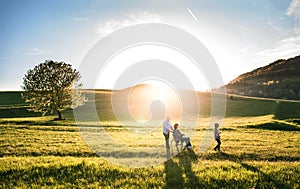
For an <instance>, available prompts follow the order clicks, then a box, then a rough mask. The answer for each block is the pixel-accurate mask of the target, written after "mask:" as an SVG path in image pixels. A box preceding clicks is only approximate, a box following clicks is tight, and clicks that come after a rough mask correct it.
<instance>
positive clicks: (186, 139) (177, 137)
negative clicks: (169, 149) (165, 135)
mask: <svg viewBox="0 0 300 189" xmlns="http://www.w3.org/2000/svg"><path fill="white" fill-rule="evenodd" d="M178 127H179V125H178V123H175V124H174V131H173V137H174V140H175V141H176V142H177V141H178V142H179V141H181V142H185V147H186V148H187V149H191V148H192V144H191V142H190V137H185V136H184V134H182V133H181V132H180V131H179V129H178Z"/></svg>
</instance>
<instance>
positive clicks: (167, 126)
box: [163, 116, 173, 158]
mask: <svg viewBox="0 0 300 189" xmlns="http://www.w3.org/2000/svg"><path fill="white" fill-rule="evenodd" d="M170 119H171V117H170V116H167V118H166V120H165V121H164V122H163V135H164V136H165V140H166V150H167V158H168V157H169V156H170V143H169V137H170V132H173V127H172V124H171V122H170Z"/></svg>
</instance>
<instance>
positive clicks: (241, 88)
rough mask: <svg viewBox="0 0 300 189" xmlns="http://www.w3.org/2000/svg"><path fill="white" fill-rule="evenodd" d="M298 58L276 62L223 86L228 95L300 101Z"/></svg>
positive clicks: (299, 67) (299, 58)
mask: <svg viewBox="0 0 300 189" xmlns="http://www.w3.org/2000/svg"><path fill="white" fill-rule="evenodd" d="M299 83H300V56H296V57H294V58H290V59H287V60H283V59H280V60H277V61H275V62H273V63H271V64H269V65H267V66H264V67H260V68H258V69H255V70H253V71H251V72H248V73H245V74H242V75H240V76H238V77H237V78H236V79H234V80H233V81H231V82H230V83H229V84H227V85H225V87H226V90H227V93H228V94H237V95H245V96H253V97H264V98H276V99H289V100H300V84H299Z"/></svg>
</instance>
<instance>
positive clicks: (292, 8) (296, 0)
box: [286, 0, 300, 28]
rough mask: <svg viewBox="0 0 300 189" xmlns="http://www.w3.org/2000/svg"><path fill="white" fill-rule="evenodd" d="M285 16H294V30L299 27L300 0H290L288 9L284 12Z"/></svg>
mask: <svg viewBox="0 0 300 189" xmlns="http://www.w3.org/2000/svg"><path fill="white" fill-rule="evenodd" d="M286 15H288V16H294V18H295V28H298V27H299V26H300V0H292V2H291V3H290V5H289V7H288V9H287V10H286Z"/></svg>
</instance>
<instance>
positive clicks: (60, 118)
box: [57, 110, 62, 120]
mask: <svg viewBox="0 0 300 189" xmlns="http://www.w3.org/2000/svg"><path fill="white" fill-rule="evenodd" d="M57 114H58V120H62V116H61V111H59V110H57Z"/></svg>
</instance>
